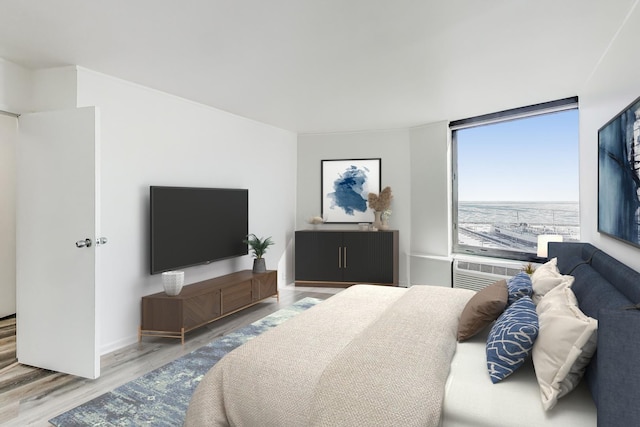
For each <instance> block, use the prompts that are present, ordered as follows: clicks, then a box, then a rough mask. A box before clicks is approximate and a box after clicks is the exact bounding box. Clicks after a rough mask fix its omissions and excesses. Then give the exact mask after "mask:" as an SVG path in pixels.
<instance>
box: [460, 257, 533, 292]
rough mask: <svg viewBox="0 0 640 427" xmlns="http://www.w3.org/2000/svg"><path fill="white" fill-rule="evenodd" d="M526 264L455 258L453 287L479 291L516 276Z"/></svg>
mask: <svg viewBox="0 0 640 427" xmlns="http://www.w3.org/2000/svg"><path fill="white" fill-rule="evenodd" d="M523 267H524V263H522V262H519V261H498V260H493V259H486V258H471V257H468V258H467V257H454V259H453V287H454V288H463V289H471V290H473V291H479V290H480V289H482V288H484V287H486V286H489V285H490V284H492V283H494V282H497V281H498V280H501V279H507V278H510V277H513V276H515V275H516V274H518V273H519V272H521V271H522V268H523Z"/></svg>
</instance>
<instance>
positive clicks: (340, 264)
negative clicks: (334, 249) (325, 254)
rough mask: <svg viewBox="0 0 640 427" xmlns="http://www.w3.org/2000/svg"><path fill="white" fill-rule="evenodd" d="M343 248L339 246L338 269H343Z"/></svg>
mask: <svg viewBox="0 0 640 427" xmlns="http://www.w3.org/2000/svg"><path fill="white" fill-rule="evenodd" d="M341 249H342V248H341V247H340V246H338V268H342V251H341Z"/></svg>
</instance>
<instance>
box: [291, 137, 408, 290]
mask: <svg viewBox="0 0 640 427" xmlns="http://www.w3.org/2000/svg"><path fill="white" fill-rule="evenodd" d="M409 153H410V132H409V130H388V131H371V132H346V133H331V134H307V135H299V136H298V188H297V216H296V227H297V229H304V228H307V226H308V224H307V223H306V220H307V218H309V217H311V216H316V215H320V214H321V212H320V199H321V197H320V181H321V180H320V162H321V160H332V159H366V158H381V159H382V161H381V178H382V188H384V187H386V186H390V187H391V191H392V193H393V201H392V202H391V210H392V212H393V213H392V215H391V219H390V227H391V228H392V229H396V230H399V232H400V272H399V282H400V284H401V285H406V284H407V283H408V279H409V277H408V265H409V264H408V254H409V247H410V235H411V233H410V229H411V200H410V198H411V178H410V171H409V167H408V165H409V157H410V154H409ZM323 227H325V228H354V229H355V228H357V224H353V225H343V224H340V225H338V224H325V225H323Z"/></svg>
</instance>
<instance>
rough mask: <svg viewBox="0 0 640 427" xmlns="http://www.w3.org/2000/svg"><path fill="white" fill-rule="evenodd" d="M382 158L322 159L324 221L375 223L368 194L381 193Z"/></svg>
mask: <svg viewBox="0 0 640 427" xmlns="http://www.w3.org/2000/svg"><path fill="white" fill-rule="evenodd" d="M380 163H381V160H380V159H353V160H322V162H321V179H322V201H321V205H322V216H323V218H324V220H325V222H334V223H335V222H337V223H351V222H355V223H358V222H372V221H373V211H372V210H371V209H369V206H368V205H367V197H368V196H369V193H379V192H380Z"/></svg>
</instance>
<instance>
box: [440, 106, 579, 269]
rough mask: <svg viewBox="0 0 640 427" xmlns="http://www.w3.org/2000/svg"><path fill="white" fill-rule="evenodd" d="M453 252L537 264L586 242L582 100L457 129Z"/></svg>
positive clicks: (460, 123)
mask: <svg viewBox="0 0 640 427" xmlns="http://www.w3.org/2000/svg"><path fill="white" fill-rule="evenodd" d="M450 127H451V130H452V141H453V156H452V157H453V251H454V252H455V253H469V254H475V255H487V256H495V257H501V258H510V259H518V260H535V258H536V253H537V241H538V238H537V236H538V235H541V234H551V235H561V236H562V237H563V240H564V241H572V240H579V239H580V218H579V201H578V198H579V194H578V181H579V171H578V99H577V98H568V99H562V100H558V101H552V102H548V103H544V104H538V105H534V106H530V107H523V108H518V109H514V110H509V111H504V112H500V113H495V114H489V115H485V116H481V117H474V118H471V119H464V120H459V121H456V122H452V123H451V125H450Z"/></svg>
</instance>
